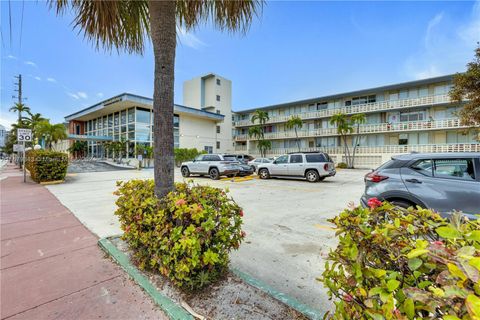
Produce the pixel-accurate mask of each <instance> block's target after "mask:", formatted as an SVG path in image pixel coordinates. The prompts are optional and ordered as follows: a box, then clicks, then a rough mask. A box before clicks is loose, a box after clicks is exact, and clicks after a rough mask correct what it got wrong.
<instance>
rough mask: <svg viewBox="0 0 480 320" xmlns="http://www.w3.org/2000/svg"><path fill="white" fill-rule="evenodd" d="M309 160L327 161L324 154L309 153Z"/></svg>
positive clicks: (307, 156)
mask: <svg viewBox="0 0 480 320" xmlns="http://www.w3.org/2000/svg"><path fill="white" fill-rule="evenodd" d="M305 158H306V159H307V162H327V160H326V159H325V157H324V156H323V154H321V153H319V154H307V155H305Z"/></svg>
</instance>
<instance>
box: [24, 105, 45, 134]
mask: <svg viewBox="0 0 480 320" xmlns="http://www.w3.org/2000/svg"><path fill="white" fill-rule="evenodd" d="M28 114H29V116H30V117H22V119H23V120H24V121H25V123H26V124H28V127H29V128H30V129H32V136H33V139H32V140H33V141H36V139H38V138H39V137H38V136H37V129H38V125H39V124H40V123H41V122H43V121H45V120H47V119H46V118H44V117H43V116H42V115H41V114H40V113H35V114H32V113H31V112H30V111H28Z"/></svg>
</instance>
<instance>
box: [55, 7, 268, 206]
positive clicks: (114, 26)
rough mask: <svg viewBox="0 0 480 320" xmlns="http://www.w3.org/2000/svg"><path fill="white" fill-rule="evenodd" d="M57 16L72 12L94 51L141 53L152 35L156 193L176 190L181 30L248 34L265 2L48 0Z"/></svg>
mask: <svg viewBox="0 0 480 320" xmlns="http://www.w3.org/2000/svg"><path fill="white" fill-rule="evenodd" d="M50 4H51V6H53V7H54V8H56V10H57V14H62V13H64V12H65V11H66V9H72V10H73V11H74V15H75V18H74V25H75V27H79V28H80V29H82V30H83V31H84V33H85V36H86V37H87V38H88V39H90V40H92V41H93V42H94V43H95V44H96V47H97V48H99V47H103V48H105V49H107V50H111V49H112V48H115V49H117V51H126V52H128V53H140V54H141V53H143V51H144V47H145V39H146V38H147V37H151V40H152V44H153V54H154V58H155V71H154V86H153V87H154V89H153V140H154V159H155V168H154V178H155V194H156V196H157V197H159V198H160V197H163V196H164V195H166V194H167V193H168V192H170V191H171V190H173V187H174V185H173V172H174V162H175V161H174V153H173V149H174V143H173V96H174V91H173V86H174V67H175V66H174V65H175V50H176V44H177V26H178V27H182V28H184V29H185V30H187V31H189V30H192V29H194V28H195V27H197V26H198V25H200V24H202V23H208V22H212V23H213V24H214V25H215V26H216V27H217V28H219V29H220V30H228V31H231V32H235V31H240V32H242V33H246V31H247V30H248V28H249V26H250V24H251V22H252V21H253V18H254V16H256V15H257V13H258V12H259V10H261V8H262V6H263V2H262V0H241V1H240V0H239V1H230V0H214V1H209V0H201V1H186V0H179V1H155V0H148V1H147V0H143V1H130V0H120V1H88V0H75V1H68V0H50Z"/></svg>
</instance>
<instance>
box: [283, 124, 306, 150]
mask: <svg viewBox="0 0 480 320" xmlns="http://www.w3.org/2000/svg"><path fill="white" fill-rule="evenodd" d="M285 126H286V127H287V129H289V130H291V129H292V128H293V129H295V136H296V137H297V138H296V139H295V141H296V142H297V147H298V152H300V141H299V140H298V132H297V128H300V129H301V128H302V127H303V121H302V119H301V118H300V117H299V116H292V117H291V118H290V119H288V121H287V123H286V124H285Z"/></svg>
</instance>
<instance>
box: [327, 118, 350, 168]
mask: <svg viewBox="0 0 480 320" xmlns="http://www.w3.org/2000/svg"><path fill="white" fill-rule="evenodd" d="M330 124H332V125H335V126H336V127H337V132H338V134H339V135H340V137H341V138H342V140H343V152H344V153H345V161H346V162H347V167H349V168H351V161H350V149H349V147H348V143H347V135H348V134H349V133H352V132H353V127H352V126H351V124H350V122H349V121H348V119H347V115H346V114H344V113H337V114H334V115H332V117H331V118H330Z"/></svg>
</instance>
